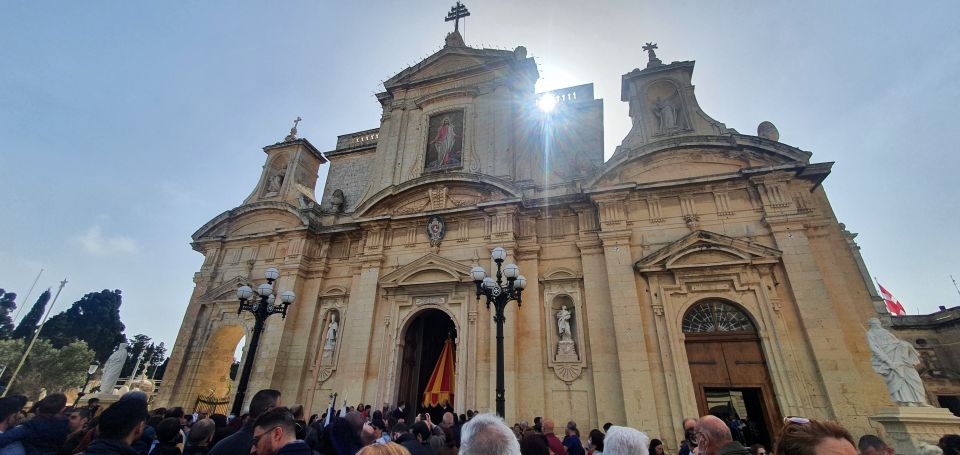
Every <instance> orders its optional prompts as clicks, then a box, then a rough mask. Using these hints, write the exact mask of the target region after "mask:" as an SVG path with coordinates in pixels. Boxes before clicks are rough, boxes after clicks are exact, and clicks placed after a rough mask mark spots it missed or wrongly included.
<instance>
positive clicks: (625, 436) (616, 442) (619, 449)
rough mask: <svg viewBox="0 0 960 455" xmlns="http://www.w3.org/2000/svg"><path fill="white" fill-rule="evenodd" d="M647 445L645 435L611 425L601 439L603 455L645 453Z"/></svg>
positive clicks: (647, 440)
mask: <svg viewBox="0 0 960 455" xmlns="http://www.w3.org/2000/svg"><path fill="white" fill-rule="evenodd" d="M649 444H650V438H649V437H647V434H646V433H644V432H642V431H639V430H635V429H633V428H630V427H619V426H616V425H613V426H611V427H610V429H609V430H607V434H606V436H604V438H603V455H628V454H637V453H647V447H648V446H649Z"/></svg>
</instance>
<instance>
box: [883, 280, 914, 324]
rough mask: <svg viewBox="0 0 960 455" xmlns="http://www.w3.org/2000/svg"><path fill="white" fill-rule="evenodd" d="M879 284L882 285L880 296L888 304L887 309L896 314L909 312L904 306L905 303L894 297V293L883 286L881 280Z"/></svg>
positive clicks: (900, 314)
mask: <svg viewBox="0 0 960 455" xmlns="http://www.w3.org/2000/svg"><path fill="white" fill-rule="evenodd" d="M877 286H880V296H882V297H883V302H884V303H886V304H887V311H889V312H890V313H892V314H893V315H894V316H903V315H905V314H907V310H905V309H904V308H903V305H902V304H901V303H900V301H899V300H897V299H895V298H893V294H891V293H890V291H888V290H887V288H885V287H883V285H882V284H880V282H879V281H878V282H877Z"/></svg>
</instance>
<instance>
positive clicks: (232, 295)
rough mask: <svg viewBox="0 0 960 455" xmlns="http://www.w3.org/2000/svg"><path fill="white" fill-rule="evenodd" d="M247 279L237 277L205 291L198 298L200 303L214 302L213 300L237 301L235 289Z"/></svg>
mask: <svg viewBox="0 0 960 455" xmlns="http://www.w3.org/2000/svg"><path fill="white" fill-rule="evenodd" d="M246 281H247V278H246V277H244V276H240V275H237V276H235V277H233V278H231V279H229V280H226V281H224V282H223V283H220V284H218V285H216V286H214V287H212V288H210V289H207V290H206V292H204V293H203V295H202V296H200V300H202V301H215V300H236V299H237V287H238V286H240V285H243V284H246Z"/></svg>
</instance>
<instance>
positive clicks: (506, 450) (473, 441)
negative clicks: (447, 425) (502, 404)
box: [459, 413, 520, 455]
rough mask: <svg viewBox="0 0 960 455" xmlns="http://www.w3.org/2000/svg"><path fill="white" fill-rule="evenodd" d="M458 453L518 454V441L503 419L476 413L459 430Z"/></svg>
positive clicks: (482, 454) (478, 454) (472, 454)
mask: <svg viewBox="0 0 960 455" xmlns="http://www.w3.org/2000/svg"><path fill="white" fill-rule="evenodd" d="M459 453H460V455H501V454H504V455H520V443H519V442H517V437H516V435H514V434H513V430H511V429H510V427H508V426H507V424H506V423H504V422H503V419H501V418H500V417H497V416H495V415H493V414H489V413H488V414H477V415H475V416H473V418H472V419H470V421H469V422H467V424H466V425H464V426H463V429H461V430H460V452H459Z"/></svg>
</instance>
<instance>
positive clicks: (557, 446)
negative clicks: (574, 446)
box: [544, 433, 567, 455]
mask: <svg viewBox="0 0 960 455" xmlns="http://www.w3.org/2000/svg"><path fill="white" fill-rule="evenodd" d="M544 436H546V437H547V444H548V445H550V451H552V452H553V453H554V455H567V448H566V447H564V446H563V443H562V442H560V439H558V438H557V435H555V434H553V433H548V434H546V435H544Z"/></svg>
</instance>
